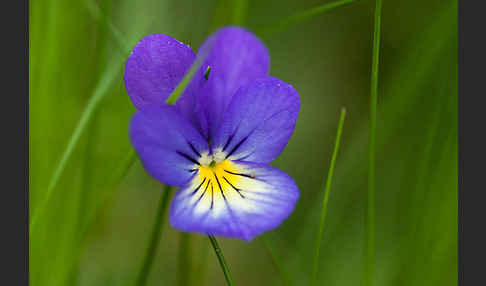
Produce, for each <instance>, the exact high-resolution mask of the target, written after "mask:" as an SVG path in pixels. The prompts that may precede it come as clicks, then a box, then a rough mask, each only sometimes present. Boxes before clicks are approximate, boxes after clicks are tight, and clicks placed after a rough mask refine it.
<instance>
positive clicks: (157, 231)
mask: <svg viewBox="0 0 486 286" xmlns="http://www.w3.org/2000/svg"><path fill="white" fill-rule="evenodd" d="M169 193H170V186H164V189H163V190H162V195H161V197H160V200H159V206H158V208H157V212H156V214H155V221H154V225H153V227H152V234H151V235H150V240H149V244H148V247H147V251H146V252H145V258H144V259H143V263H142V266H141V267H140V271H139V272H138V275H137V280H136V285H138V286H142V285H145V284H146V283H147V280H148V277H149V274H150V270H151V268H152V267H151V266H152V264H153V262H154V258H155V253H156V250H157V247H158V245H159V241H160V235H161V233H162V228H163V226H164V222H165V216H166V214H167V212H166V210H167V206H168V205H169Z"/></svg>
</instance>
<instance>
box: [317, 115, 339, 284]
mask: <svg viewBox="0 0 486 286" xmlns="http://www.w3.org/2000/svg"><path fill="white" fill-rule="evenodd" d="M344 119H346V109H345V108H344V107H343V108H342V109H341V115H340V116H339V123H338V128H337V132H336V141H335V142H334V150H333V152H332V156H331V163H330V164H329V171H328V173H327V179H326V184H325V187H324V199H323V201H322V209H321V220H320V224H319V231H318V232H317V238H316V246H315V249H314V264H313V267H312V276H311V279H310V285H311V286H312V285H315V284H316V281H317V272H318V270H319V257H320V251H321V243H322V235H323V233H324V226H325V223H326V215H327V203H328V201H329V195H330V193H331V184H332V177H333V175H334V166H335V164H336V158H337V154H338V152H339V146H340V144H341V134H342V133H343V126H344Z"/></svg>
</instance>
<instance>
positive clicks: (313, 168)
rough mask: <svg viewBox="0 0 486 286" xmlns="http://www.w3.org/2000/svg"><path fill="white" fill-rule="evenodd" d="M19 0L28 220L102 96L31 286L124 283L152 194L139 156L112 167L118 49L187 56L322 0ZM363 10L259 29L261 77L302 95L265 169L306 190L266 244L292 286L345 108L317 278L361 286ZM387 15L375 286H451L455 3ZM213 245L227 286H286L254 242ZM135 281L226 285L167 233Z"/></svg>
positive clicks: (369, 24)
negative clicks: (211, 39) (26, 95)
mask: <svg viewBox="0 0 486 286" xmlns="http://www.w3.org/2000/svg"><path fill="white" fill-rule="evenodd" d="M29 2H30V9H29V12H30V28H29V29H30V50H29V53H30V62H29V88H30V102H29V104H30V106H29V109H30V114H29V124H30V125H29V126H30V127H29V128H30V145H29V146H30V153H29V154H30V171H29V173H30V210H31V214H32V210H33V209H34V210H35V209H36V207H38V206H39V205H40V202H41V201H42V200H43V198H44V197H45V196H46V193H47V189H48V185H49V182H50V180H51V178H52V176H53V174H54V171H55V168H56V166H57V165H58V164H59V161H60V160H61V157H62V154H63V152H64V150H65V149H66V147H67V145H68V142H69V140H70V138H71V136H72V134H73V131H74V129H75V127H76V125H77V124H78V122H79V120H80V118H81V115H82V114H83V111H84V110H85V108H86V106H87V105H88V104H89V100H90V98H92V97H93V96H98V98H99V99H100V102H99V105H98V108H96V109H94V113H93V114H92V115H93V116H92V117H91V120H90V121H89V122H88V124H87V125H86V127H87V128H86V129H85V130H84V131H83V132H82V133H81V134H80V135H81V136H80V137H79V141H78V144H77V145H76V146H75V148H74V149H73V153H72V157H70V159H69V160H68V161H67V164H66V169H65V170H64V172H63V173H62V176H61V177H60V180H59V184H58V185H57V187H56V188H55V189H54V190H53V192H52V198H51V200H49V202H48V204H47V208H46V211H45V213H44V214H43V215H42V216H41V217H40V219H39V221H38V226H37V227H36V228H35V229H31V231H30V257H29V258H30V265H29V266H30V283H31V285H33V286H40V285H49V286H57V285H93V286H95V285H104V286H108V285H127V286H128V285H135V284H134V283H135V277H136V275H137V273H138V271H139V267H140V264H141V262H142V259H143V256H144V253H145V250H146V248H147V241H148V239H149V236H150V232H151V227H152V224H153V221H154V217H155V214H156V209H157V201H158V200H159V198H160V195H161V190H162V188H161V184H160V183H158V182H157V181H155V180H154V179H152V178H151V177H150V176H149V175H148V174H147V173H146V172H145V171H144V170H143V168H142V166H141V165H140V162H139V161H138V160H136V161H135V163H134V164H132V165H130V164H129V165H127V166H129V168H127V169H126V172H125V171H124V170H125V169H124V168H125V166H126V163H125V162H126V160H127V159H126V158H127V156H128V157H129V155H128V154H130V152H131V148H132V147H131V145H130V143H129V140H128V122H129V119H130V117H131V115H132V114H133V113H134V111H135V109H134V107H133V106H132V105H131V102H130V100H129V98H128V96H127V94H126V91H125V88H124V84H123V79H122V74H123V65H124V62H125V60H126V57H127V52H128V51H129V50H130V49H131V47H133V46H134V45H135V43H136V42H137V41H139V40H140V39H141V38H142V37H144V36H146V35H148V34H151V33H164V34H168V35H171V36H173V37H175V38H176V39H178V40H180V41H182V42H185V43H188V44H189V45H191V47H193V49H194V50H195V51H197V48H198V47H199V45H200V44H201V43H202V42H203V41H204V39H205V38H206V37H207V36H208V34H209V33H210V32H211V31H213V30H214V29H215V28H217V27H219V26H222V25H226V24H231V23H240V24H242V25H243V26H245V27H247V28H248V29H250V30H252V31H255V32H256V33H257V34H258V32H259V31H262V30H264V29H265V28H266V27H269V25H273V24H274V23H276V22H278V21H280V20H282V19H285V18H286V17H289V16H291V15H294V14H295V13H296V12H298V11H304V10H306V9H310V8H313V7H316V6H319V5H322V4H324V3H330V2H331V1H318V0H301V1H290V0H284V1H277V0H269V1H257V0H251V1H233V2H232V1H225V0H221V1H216V0H208V1H200V0H185V1H181V0H137V1H129V0H117V1H115V0H98V1H96V0H86V1H85V0H78V1H68V0H32V1H29ZM234 11H237V12H234ZM373 13H374V1H368V0H367V1H357V2H355V3H351V4H349V5H345V6H343V7H339V8H336V9H335V10H332V11H329V12H327V13H323V14H320V15H316V16H314V17H313V18H312V19H310V20H308V21H302V22H300V23H297V24H293V25H291V26H289V27H287V28H285V29H284V30H282V31H280V32H278V33H266V34H264V36H262V40H263V41H264V42H265V44H266V45H267V47H268V49H269V51H270V55H271V61H272V63H271V75H273V76H276V77H279V78H281V79H282V80H284V81H286V82H288V83H290V84H292V85H293V86H294V87H295V88H296V89H297V90H298V91H299V94H300V98H301V101H302V106H301V111H300V114H299V119H298V121H297V126H296V129H295V133H294V135H293V136H292V138H291V140H290V142H289V144H288V146H287V148H286V149H285V150H284V152H283V153H282V154H281V156H280V157H279V158H278V159H277V160H276V161H274V162H273V163H272V164H273V165H274V166H277V167H279V168H281V169H283V170H284V171H286V172H287V173H289V174H290V175H291V176H292V177H293V178H294V179H295V181H296V182H297V184H298V185H299V188H300V192H301V198H300V200H299V202H298V204H297V206H296V209H295V211H294V213H293V214H292V215H291V216H290V218H289V219H288V220H286V221H285V222H284V223H283V224H282V225H281V227H280V228H278V229H277V230H275V231H272V232H269V233H266V234H265V235H264V237H265V239H266V240H267V241H268V244H269V245H270V247H271V249H272V250H273V251H274V252H275V254H276V256H277V259H278V263H280V266H281V267H282V269H283V271H284V272H286V273H287V274H288V276H289V280H290V283H291V284H293V285H304V284H307V283H308V282H309V277H310V272H311V269H312V258H313V250H314V242H315V237H316V234H317V227H318V223H319V217H320V209H321V204H322V197H323V181H324V180H325V178H326V176H327V171H328V167H329V161H330V157H331V152H332V148H333V144H334V138H335V133H336V127H337V122H338V117H339V111H340V108H341V107H342V106H345V107H346V108H347V111H348V114H347V118H346V122H345V124H344V130H343V137H342V142H341V150H340V152H339V155H338V158H337V163H336V169H335V175H334V181H333V186H332V191H331V195H330V200H329V206H328V214H327V222H326V228H325V231H324V239H323V242H322V248H321V258H320V259H321V261H320V270H319V273H318V285H360V284H361V279H362V271H363V243H364V242H363V240H364V229H365V208H366V194H367V166H368V153H367V150H368V132H369V129H368V124H369V123H368V118H369V98H370V69H371V49H372V29H373ZM382 15H383V16H382V17H383V18H382V42H381V57H380V74H379V76H380V77H379V94H378V114H377V146H376V148H377V151H376V154H377V157H376V218H375V219H376V222H375V251H376V266H375V279H374V281H375V285H398V286H399V285H456V283H457V2H456V1H443V0H429V1H419V0H395V1H384V3H383V14H382ZM259 35H260V34H259ZM181 241H182V242H183V243H185V245H188V248H180V247H179V246H180V245H181ZM219 242H220V244H221V246H222V248H223V252H224V254H225V257H226V259H227V262H228V264H229V266H230V269H231V271H232V274H233V277H234V280H235V283H236V285H282V284H283V282H282V279H281V274H280V272H279V271H278V269H277V268H276V267H275V265H274V262H273V261H272V258H271V256H270V254H269V252H268V249H267V248H265V245H264V243H263V241H262V238H261V237H258V238H256V239H255V240H253V241H252V242H251V243H246V242H242V241H239V240H231V239H223V238H220V239H219ZM184 252H186V253H187V254H188V255H184ZM147 282H148V283H147V285H225V284H226V283H225V281H224V276H223V274H222V272H221V269H220V268H219V265H218V262H217V259H216V256H215V255H214V253H213V250H212V249H211V248H210V244H209V241H208V239H207V237H205V236H201V235H193V234H191V235H183V234H181V233H180V232H178V231H177V230H175V229H172V228H171V227H170V226H169V225H168V224H167V223H166V224H165V226H164V229H163V233H162V236H161V239H160V244H159V248H158V250H157V252H156V253H155V260H154V264H153V266H152V271H151V274H150V276H149V278H148V281H147Z"/></svg>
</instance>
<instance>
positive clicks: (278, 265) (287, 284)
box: [262, 236, 293, 286]
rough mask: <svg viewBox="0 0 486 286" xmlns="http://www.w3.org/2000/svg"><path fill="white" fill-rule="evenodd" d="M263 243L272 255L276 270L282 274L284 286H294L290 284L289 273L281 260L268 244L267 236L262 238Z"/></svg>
mask: <svg viewBox="0 0 486 286" xmlns="http://www.w3.org/2000/svg"><path fill="white" fill-rule="evenodd" d="M262 241H263V246H265V249H266V250H267V252H268V254H269V255H270V258H271V259H272V263H273V265H274V266H275V268H277V271H278V273H280V277H281V279H282V283H283V285H285V286H290V285H292V284H293V283H291V282H290V278H289V275H288V274H287V272H285V270H284V268H283V266H282V264H281V263H280V260H279V259H278V257H277V254H276V253H275V251H274V250H273V249H272V247H271V246H270V243H268V240H267V239H266V238H265V236H263V237H262Z"/></svg>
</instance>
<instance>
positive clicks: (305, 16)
mask: <svg viewBox="0 0 486 286" xmlns="http://www.w3.org/2000/svg"><path fill="white" fill-rule="evenodd" d="M356 1H357V0H341V1H336V2H332V3H327V4H323V5H321V6H318V7H314V8H311V9H309V10H305V11H301V12H299V13H297V14H294V15H292V16H289V17H287V18H285V19H283V20H281V21H279V22H277V23H274V24H271V25H269V26H267V27H264V28H262V29H260V30H257V31H256V34H257V35H259V36H261V37H268V36H269V35H274V34H277V33H279V32H282V31H283V30H285V29H287V28H289V27H291V26H294V25H297V24H300V23H302V22H304V21H307V20H310V19H312V18H313V17H315V16H317V15H320V14H323V13H326V12H329V11H332V10H334V9H336V8H338V7H341V6H344V5H347V4H351V3H353V2H356Z"/></svg>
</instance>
